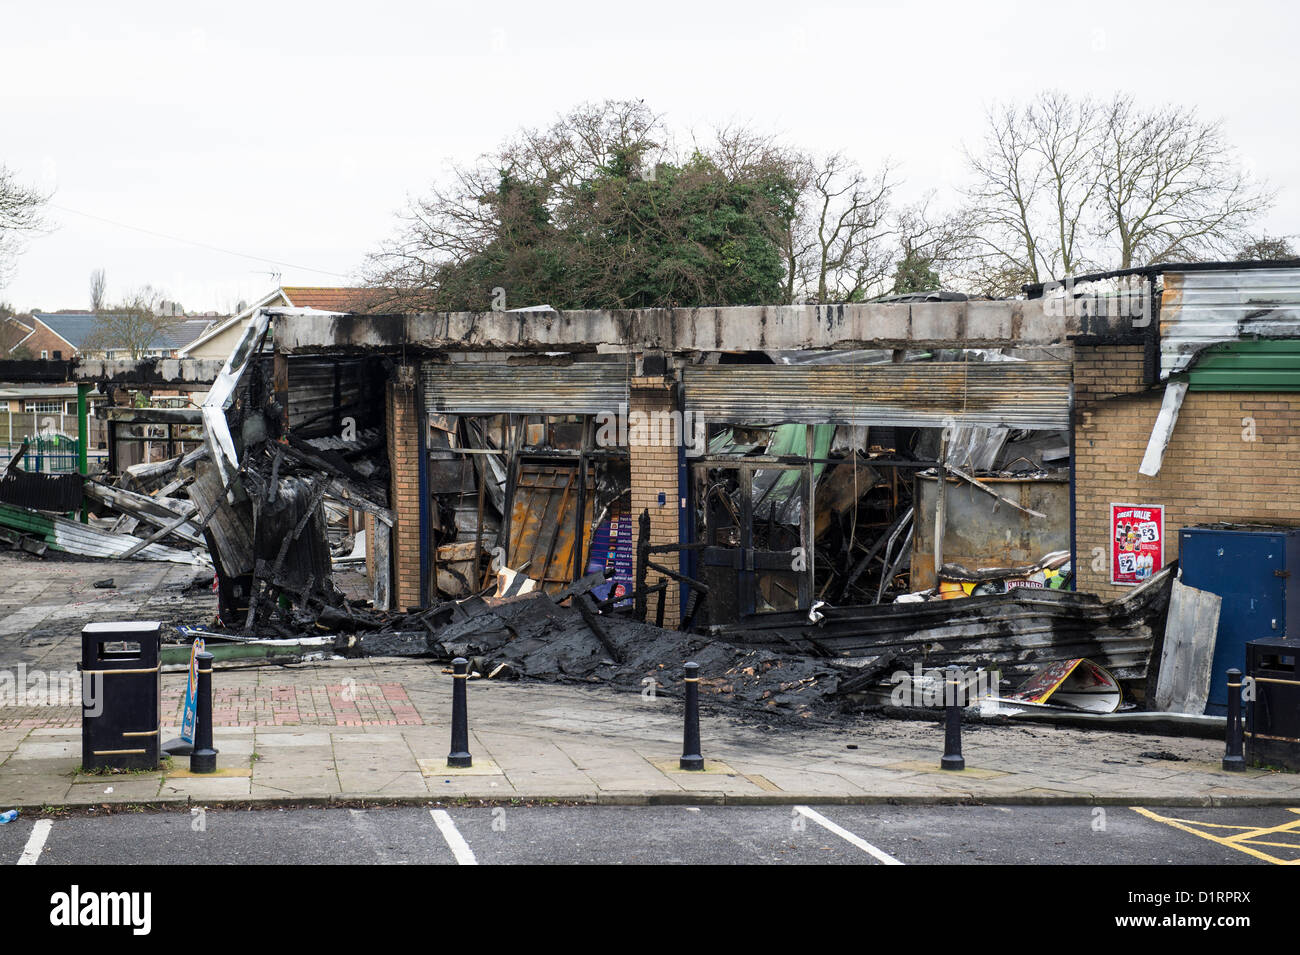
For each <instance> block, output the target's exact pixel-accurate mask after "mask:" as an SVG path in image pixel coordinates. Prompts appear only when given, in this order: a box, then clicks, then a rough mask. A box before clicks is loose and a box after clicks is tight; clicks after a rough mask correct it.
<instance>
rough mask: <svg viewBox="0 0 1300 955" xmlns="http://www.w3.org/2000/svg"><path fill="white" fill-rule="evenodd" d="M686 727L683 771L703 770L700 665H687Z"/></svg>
mask: <svg viewBox="0 0 1300 955" xmlns="http://www.w3.org/2000/svg"><path fill="white" fill-rule="evenodd" d="M684 682H685V684H686V725H685V728H684V729H683V731H682V761H681V764H680V765H681V768H682V769H703V768H704V757H703V756H701V755H700V665H699V664H698V663H688V664H686V679H685V680H684Z"/></svg>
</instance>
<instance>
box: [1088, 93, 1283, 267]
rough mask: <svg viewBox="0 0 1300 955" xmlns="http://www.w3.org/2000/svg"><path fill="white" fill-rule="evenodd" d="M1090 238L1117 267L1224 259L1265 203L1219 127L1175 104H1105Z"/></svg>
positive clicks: (1266, 197)
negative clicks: (1097, 206)
mask: <svg viewBox="0 0 1300 955" xmlns="http://www.w3.org/2000/svg"><path fill="white" fill-rule="evenodd" d="M1101 155H1102V163H1101V165H1102V179H1101V197H1102V201H1103V215H1102V216H1101V218H1100V221H1099V223H1098V234H1099V237H1100V238H1101V239H1102V241H1103V243H1104V244H1105V245H1106V246H1108V251H1109V252H1110V256H1108V257H1109V258H1110V259H1111V261H1113V262H1114V263H1115V264H1116V265H1117V266H1118V267H1119V268H1130V267H1132V266H1135V265H1148V264H1152V263H1155V262H1164V261H1171V260H1174V259H1197V258H1202V257H1205V256H1216V255H1224V254H1228V253H1229V252H1230V251H1231V250H1232V249H1234V248H1235V247H1236V246H1237V245H1238V244H1239V243H1240V242H1241V241H1242V240H1243V238H1244V236H1245V230H1246V229H1247V228H1248V227H1249V226H1250V225H1251V223H1252V222H1254V220H1255V219H1257V218H1258V217H1259V216H1260V215H1261V214H1262V213H1264V212H1266V211H1267V210H1268V209H1269V208H1270V207H1271V206H1272V204H1273V201H1274V194H1273V193H1272V192H1271V191H1270V190H1269V189H1268V188H1267V187H1265V186H1262V185H1260V184H1256V183H1254V182H1252V181H1251V180H1250V177H1249V176H1248V175H1247V174H1246V172H1245V171H1244V170H1243V169H1242V168H1241V166H1240V164H1239V163H1238V162H1237V159H1236V157H1235V155H1234V153H1233V150H1232V148H1231V147H1230V146H1229V144H1228V143H1227V141H1226V140H1225V138H1224V135H1223V127H1222V124H1221V123H1220V122H1217V121H1216V122H1207V121H1204V120H1202V119H1200V118H1199V117H1198V116H1197V115H1196V111H1195V110H1193V109H1189V108H1184V107H1177V106H1164V107H1160V108H1158V109H1151V110H1144V109H1140V108H1139V107H1137V106H1136V105H1135V104H1134V102H1133V100H1132V98H1131V97H1129V96H1117V97H1116V98H1115V99H1114V101H1113V102H1112V103H1111V104H1110V106H1109V108H1108V110H1107V114H1106V121H1105V127H1104V142H1103V144H1102V152H1101Z"/></svg>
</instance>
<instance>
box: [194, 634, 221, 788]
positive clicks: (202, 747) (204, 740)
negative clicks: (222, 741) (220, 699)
mask: <svg viewBox="0 0 1300 955" xmlns="http://www.w3.org/2000/svg"><path fill="white" fill-rule="evenodd" d="M194 659H195V661H196V662H197V663H198V666H197V668H196V669H197V671H198V677H199V680H198V684H197V685H196V687H195V699H194V751H193V752H192V753H190V772H192V773H215V772H216V771H217V751H216V750H215V749H213V748H212V654H211V653H208V652H207V651H204V652H203V653H198V654H195V656H194Z"/></svg>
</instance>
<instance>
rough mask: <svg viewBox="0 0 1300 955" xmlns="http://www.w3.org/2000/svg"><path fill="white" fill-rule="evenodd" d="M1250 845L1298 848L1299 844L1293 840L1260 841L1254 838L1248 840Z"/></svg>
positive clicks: (1299, 847)
mask: <svg viewBox="0 0 1300 955" xmlns="http://www.w3.org/2000/svg"><path fill="white" fill-rule="evenodd" d="M1248 841H1249V842H1250V844H1251V845H1252V846H1277V847H1278V848H1279V849H1300V845H1296V844H1295V843H1294V842H1262V841H1259V840H1256V839H1250V840H1248Z"/></svg>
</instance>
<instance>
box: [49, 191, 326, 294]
mask: <svg viewBox="0 0 1300 955" xmlns="http://www.w3.org/2000/svg"><path fill="white" fill-rule="evenodd" d="M50 207H51V208H54V209H59V210H61V211H63V212H71V213H72V214H73V215H76V216H84V217H85V218H87V219H95V220H97V221H99V222H104V223H107V224H108V225H112V226H117V227H118V228H119V229H130V230H131V231H132V232H140V233H143V234H144V235H151V236H154V237H156V238H159V239H168V240H170V241H172V242H181V243H183V244H185V245H192V246H195V247H197V248H200V249H207V250H209V251H210V252H220V253H222V254H223V255H233V256H235V257H236V258H240V259H251V260H252V261H254V262H266V263H269V264H271V265H279V266H282V267H284V268H289V269H298V270H300V271H303V272H315V273H317V274H319V275H332V276H334V277H335V278H339V279H349V280H350V279H351V276H349V275H344V274H342V273H340V272H331V271H329V270H328V269H313V268H312V267H311V266H309V265H296V264H294V263H293V262H282V261H280V260H279V259H268V258H266V257H265V256H262V255H249V254H248V253H246V252H235V251H234V250H233V249H223V248H221V247H220V246H216V245H209V244H208V243H206V242H196V241H194V240H193V239H184V238H181V237H180V236H178V235H168V234H167V233H166V232H156V231H154V230H153V229H143V228H141V227H140V226H134V225H129V224H128V223H125V222H118V221H117V220H115V219H108V218H105V217H104V216H97V215H93V214H92V213H89V212H82V211H80V210H79V209H70V208H68V207H67V206H61V205H58V204H57V203H54V202H51V203H50Z"/></svg>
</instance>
